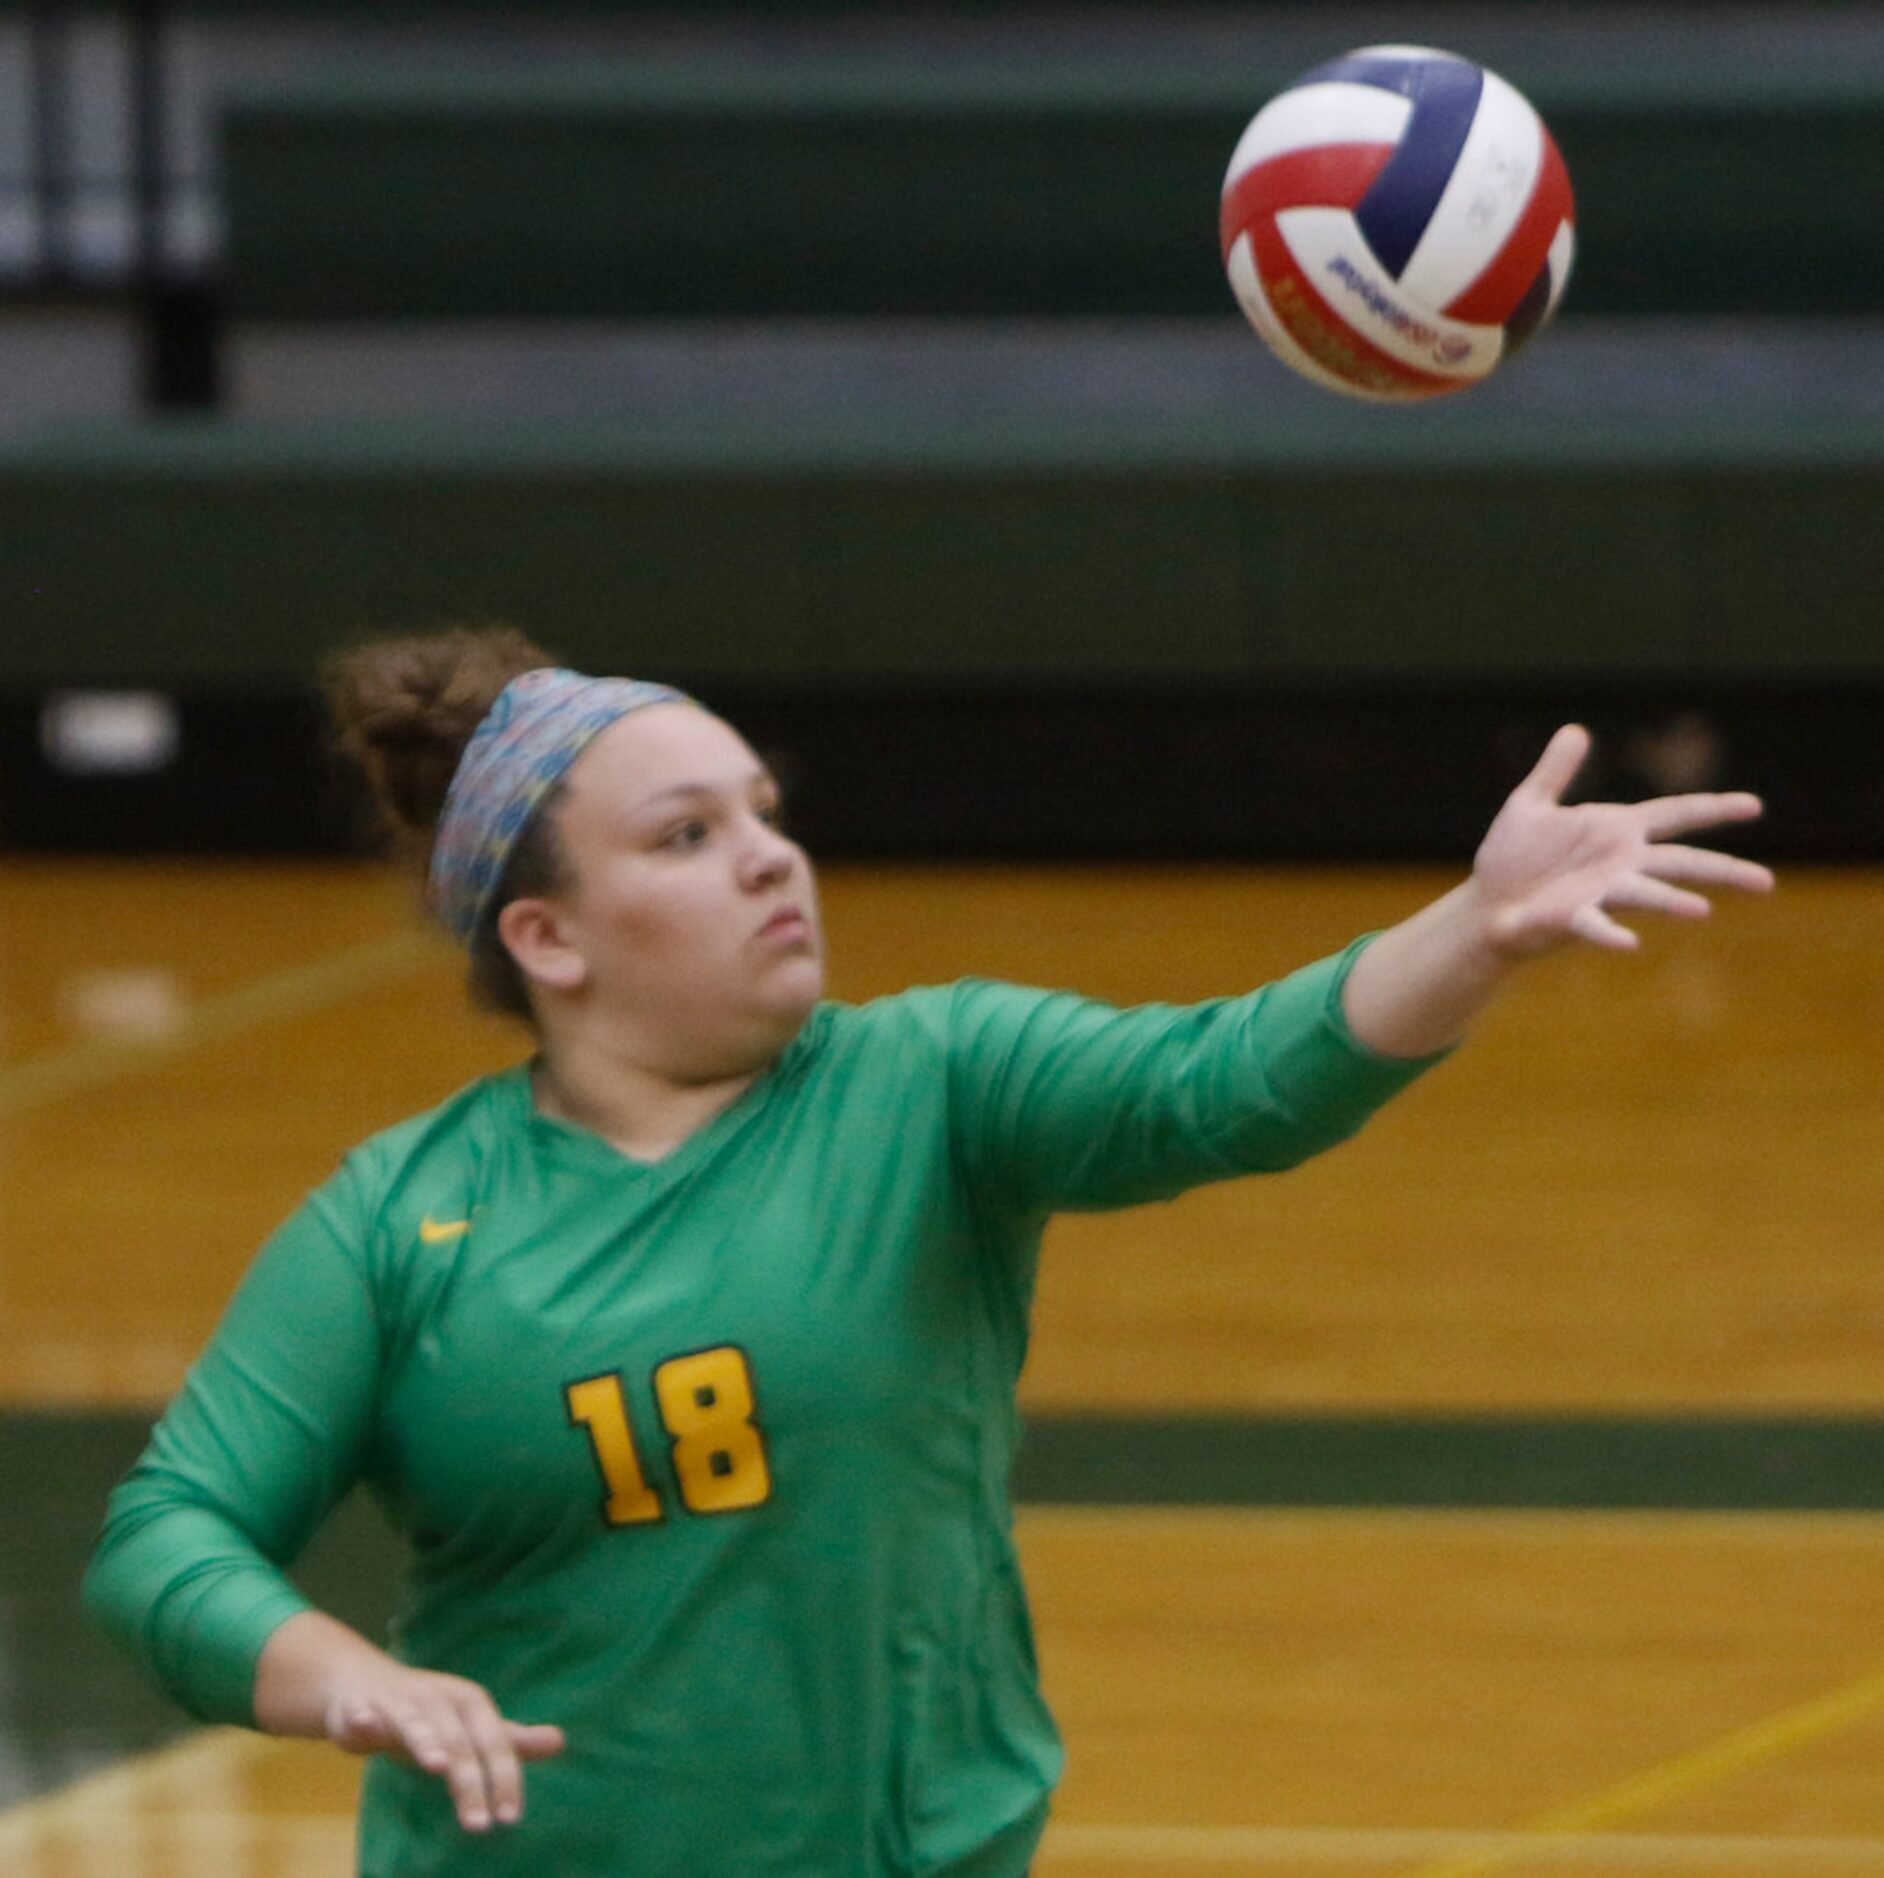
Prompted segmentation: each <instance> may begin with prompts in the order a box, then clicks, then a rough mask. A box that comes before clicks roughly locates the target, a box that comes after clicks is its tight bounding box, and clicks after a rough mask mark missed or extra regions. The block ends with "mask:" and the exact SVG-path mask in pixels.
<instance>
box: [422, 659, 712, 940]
mask: <svg viewBox="0 0 1884 1878" xmlns="http://www.w3.org/2000/svg"><path fill="white" fill-rule="evenodd" d="M692 702H693V700H692V699H691V698H689V697H688V696H687V694H686V693H685V692H682V691H674V690H671V689H670V688H669V687H668V686H666V685H655V684H648V683H645V682H643V681H642V680H640V679H635V678H585V677H584V676H583V675H582V673H580V672H567V671H563V670H562V669H561V668H560V667H556V666H545V667H543V668H542V669H541V670H540V671H534V672H525V673H524V674H523V676H522V677H521V678H515V679H512V680H511V682H510V683H509V684H508V685H506V686H505V687H504V690H503V692H502V694H501V695H500V696H499V697H498V700H497V702H496V703H495V704H493V705H492V706H491V708H490V711H489V713H488V714H487V715H486V717H485V719H484V721H483V722H482V723H481V724H480V725H479V726H478V727H477V729H476V730H475V731H474V732H473V733H472V737H471V741H470V742H469V743H468V744H467V745H466V746H465V752H464V755H463V756H462V757H461V758H460V759H459V762H458V772H457V774H456V775H455V776H454V777H453V778H452V781H451V789H450V792H449V793H448V794H447V795H446V797H445V807H444V812H443V813H442V814H441V815H440V817H439V821H438V837H437V839H436V841H435V842H434V843H433V847H432V872H431V888H430V899H431V907H432V911H433V913H434V914H435V915H436V916H437V918H438V919H439V921H440V923H441V924H443V925H444V927H445V928H446V930H447V931H449V932H450V933H451V934H452V936H453V937H454V938H456V939H457V940H458V941H459V942H460V944H463V945H467V946H468V945H469V944H470V943H471V940H472V938H473V936H474V935H475V934H476V932H477V929H478V927H479V925H480V924H482V922H483V920H484V916H485V914H486V913H487V912H488V911H489V910H490V904H491V899H492V897H493V896H494V895H495V894H496V892H497V889H498V887H499V885H500V884H501V883H502V881H503V878H504V869H505V868H506V867H508V866H509V865H510V857H511V854H512V852H513V851H514V850H515V848H516V846H517V842H518V840H519V839H520V838H521V836H522V834H523V831H524V829H525V828H527V827H528V826H529V824H530V818H531V816H532V815H534V814H535V813H536V810H537V807H538V805H539V804H540V803H541V802H542V800H543V798H544V797H545V796H546V795H548V794H549V792H550V791H551V790H552V789H553V788H555V786H556V785H557V784H558V783H559V782H561V781H562V779H563V777H564V776H565V775H567V774H568V772H569V766H570V765H571V764H572V763H574V762H575V760H576V758H577V757H579V756H580V755H581V754H582V752H583V751H584V750H585V749H587V748H588V746H589V743H590V741H591V739H593V738H594V737H595V736H596V735H597V734H598V733H599V732H601V731H604V730H606V729H607V728H608V727H609V725H610V724H612V723H614V722H615V720H616V719H617V718H618V717H626V716H627V715H628V713H629V712H630V711H639V710H642V709H644V708H645V707H646V706H648V705H650V704H691V703H692Z"/></svg>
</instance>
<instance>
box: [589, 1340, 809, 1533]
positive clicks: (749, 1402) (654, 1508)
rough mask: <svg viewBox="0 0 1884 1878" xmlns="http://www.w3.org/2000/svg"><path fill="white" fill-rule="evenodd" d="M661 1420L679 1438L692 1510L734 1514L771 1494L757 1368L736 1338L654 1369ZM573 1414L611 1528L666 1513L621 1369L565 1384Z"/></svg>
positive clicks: (677, 1461) (680, 1471)
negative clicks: (646, 1467) (758, 1416)
mask: <svg viewBox="0 0 1884 1878" xmlns="http://www.w3.org/2000/svg"><path fill="white" fill-rule="evenodd" d="M654 1395H655V1400H656V1401H657V1402H658V1403H659V1404H660V1410H661V1420H662V1422H663V1423H665V1424H666V1428H667V1432H668V1434H669V1435H671V1436H672V1437H673V1443H674V1448H673V1454H674V1477H675V1479H676V1480H677V1481H678V1482H679V1485H680V1497H681V1500H682V1501H683V1503H684V1504H685V1505H686V1507H687V1510H688V1511H689V1512H692V1513H736V1512H739V1511H741V1510H742V1509H744V1508H746V1507H753V1506H763V1505H764V1504H765V1502H766V1501H767V1500H769V1499H770V1498H771V1497H772V1468H771V1463H770V1462H769V1461H768V1460H767V1458H766V1451H765V1437H764V1435H763V1434H761V1433H760V1431H759V1427H758V1424H757V1423H756V1422H755V1421H754V1420H753V1413H754V1408H755V1402H754V1397H753V1387H752V1368H751V1365H750V1364H748V1363H747V1361H746V1353H745V1351H744V1350H742V1349H740V1348H739V1346H738V1345H737V1344H731V1343H729V1344H723V1345H722V1346H721V1347H720V1348H719V1349H716V1350H699V1351H696V1352H695V1353H694V1354H692V1355H690V1356H676V1357H673V1358H671V1359H670V1360H669V1361H668V1362H665V1363H663V1364H661V1366H660V1367H659V1368H658V1369H657V1370H656V1371H655V1372H654ZM563 1396H564V1400H565V1401H566V1403H567V1405H568V1409H569V1419H570V1421H571V1422H573V1423H574V1424H575V1425H576V1426H577V1427H580V1428H586V1429H587V1430H588V1432H589V1443H590V1446H591V1447H592V1448H593V1450H594V1453H595V1462H596V1466H597V1467H598V1468H599V1469H600V1471H601V1475H602V1481H603V1484H604V1485H605V1486H606V1487H607V1489H608V1496H607V1498H606V1499H605V1500H604V1501H603V1504H602V1517H603V1518H604V1519H605V1520H606V1521H607V1522H608V1524H609V1525H611V1526H640V1525H649V1524H652V1523H654V1522H655V1521H658V1520H660V1519H663V1518H665V1517H666V1515H665V1513H664V1512H663V1510H662V1507H661V1500H660V1495H659V1494H657V1493H656V1492H655V1491H654V1489H653V1488H652V1487H651V1486H649V1485H648V1481H647V1476H646V1475H645V1474H644V1473H643V1472H642V1471H641V1457H640V1455H639V1454H638V1453H637V1452H636V1449H635V1438H634V1429H633V1426H632V1424H631V1423H630V1422H629V1419H628V1404H627V1401H626V1399H625V1398H624V1396H623V1394H622V1380H621V1373H620V1372H619V1371H612V1372H610V1373H609V1374H608V1375H606V1376H590V1377H587V1378H585V1379H584V1380H583V1381H581V1382H572V1383H570V1384H568V1385H567V1386H566V1387H565V1388H564V1390H563Z"/></svg>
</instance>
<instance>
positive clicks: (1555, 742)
mask: <svg viewBox="0 0 1884 1878" xmlns="http://www.w3.org/2000/svg"><path fill="white" fill-rule="evenodd" d="M1589 753H1590V733H1589V732H1588V731H1587V730H1585V729H1584V728H1583V726H1582V725H1581V724H1565V725H1564V726H1563V727H1562V729H1560V730H1559V731H1558V732H1557V733H1556V735H1555V736H1553V737H1552V738H1551V740H1550V742H1549V743H1547V744H1545V746H1544V754H1543V755H1542V756H1540V757H1539V758H1538V759H1537V766H1536V768H1534V769H1533V770H1532V771H1531V773H1530V775H1528V776H1527V777H1525V779H1524V780H1523V781H1522V782H1521V783H1519V784H1518V787H1517V790H1516V793H1517V794H1518V795H1521V796H1529V797H1532V798H1536V799H1541V800H1543V801H1547V802H1557V801H1561V800H1562V798H1563V792H1564V791H1565V790H1566V789H1568V788H1569V787H1570V785H1571V783H1573V782H1574V781H1575V780H1576V774H1577V771H1578V770H1580V769H1581V768H1582V767H1583V762H1584V759H1585V758H1586V757H1587V756H1588V755H1589Z"/></svg>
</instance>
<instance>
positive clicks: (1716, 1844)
mask: <svg viewBox="0 0 1884 1878" xmlns="http://www.w3.org/2000/svg"><path fill="white" fill-rule="evenodd" d="M1042 1850H1043V1853H1044V1854H1046V1855H1047V1856H1048V1857H1049V1859H1050V1858H1051V1857H1053V1856H1059V1857H1065V1858H1077V1859H1081V1860H1083V1861H1085V1862H1086V1863H1087V1864H1093V1865H1111V1864H1119V1865H1138V1866H1141V1867H1143V1868H1145V1869H1147V1870H1156V1871H1161V1872H1162V1871H1168V1870H1169V1869H1170V1868H1171V1867H1172V1866H1175V1865H1224V1866H1234V1867H1236V1868H1238V1869H1241V1870H1244V1871H1248V1870H1251V1869H1253V1868H1263V1867H1274V1868H1276V1869H1278V1870H1282V1871H1299V1870H1301V1869H1303V1868H1304V1867H1306V1866H1315V1865H1343V1866H1354V1865H1365V1864H1371V1863H1378V1862H1382V1861H1386V1860H1389V1859H1403V1858H1406V1859H1410V1858H1420V1857H1432V1856H1433V1855H1435V1854H1439V1853H1450V1854H1460V1853H1478V1854H1481V1855H1482V1854H1495V1855H1499V1856H1504V1857H1510V1858H1517V1857H1523V1858H1525V1859H1527V1860H1529V1861H1532V1862H1534V1863H1536V1864H1540V1865H1546V1866H1547V1865H1550V1864H1552V1863H1558V1862H1561V1863H1565V1864H1574V1865H1575V1866H1576V1867H1577V1868H1578V1869H1579V1870H1583V1871H1597V1870H1601V1871H1615V1872H1665V1871H1677V1872H1678V1871H1687V1872H1703V1873H1710V1874H1713V1875H1714V1878H1721V1874H1724V1873H1727V1872H1733V1871H1745V1872H1757V1873H1759V1874H1761V1875H1762V1878H1776V1875H1777V1874H1781V1873H1784V1874H1788V1875H1790V1874H1793V1873H1798V1874H1800V1878H1804V1875H1805V1874H1806V1873H1810V1872H1872V1873H1876V1872H1878V1871H1884V1839H1791V1838H1756V1837H1752V1836H1741V1837H1737V1838H1728V1837H1721V1836H1709V1835H1705V1834H1700V1833H1662V1834H1653V1835H1651V1834H1643V1833H1636V1834H1630V1833H1566V1834H1563V1835H1561V1836H1559V1837H1557V1838H1553V1839H1550V1840H1547V1841H1542V1842H1540V1841H1538V1840H1535V1839H1530V1838H1526V1837H1525V1836H1524V1835H1523V1834H1521V1833H1512V1832H1468V1831H1447V1830H1445V1829H1443V1828H1432V1827H1426V1828H1417V1829H1414V1828H1396V1827H1391V1826H1385V1827H1347V1828H1343V1827H1314V1826H1294V1827H1290V1826H1227V1827H1206V1826H1198V1827H1180V1826H1165V1827H1158V1826H1053V1827H1049V1828H1048V1831H1047V1836H1046V1840H1045V1842H1044V1845H1043V1847H1042Z"/></svg>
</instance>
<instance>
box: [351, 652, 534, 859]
mask: <svg viewBox="0 0 1884 1878" xmlns="http://www.w3.org/2000/svg"><path fill="white" fill-rule="evenodd" d="M554 663H555V660H554V659H552V658H551V657H550V655H549V654H548V653H547V652H545V651H544V650H543V648H542V647H541V646H539V645H537V644H536V643H535V642H534V641H533V640H531V639H529V638H527V637H526V636H525V635H524V634H522V633H520V632H519V631H517V629H516V628H515V627H513V626H456V627H451V628H448V629H447V630H445V631H443V632H436V633H423V634H418V635H414V636H412V637H409V638H400V639H380V640H374V641H370V642H368V643H367V644H365V645H360V646H355V647H352V648H350V649H349V650H347V651H344V652H340V653H337V654H335V655H334V656H333V657H332V658H330V659H328V660H327V661H326V663H325V664H324V665H323V666H322V668H321V682H322V686H323V688H324V690H325V691H326V694H327V702H328V708H329V710H330V711H331V712H332V714H333V719H334V725H335V728H336V731H337V732H338V736H339V742H340V747H341V748H342V749H343V750H344V751H345V752H346V753H347V754H348V755H349V756H351V757H352V758H353V759H354V760H355V761H356V762H357V763H359V765H360V767H361V768H362V769H363V770H364V771H365V772H366V779H367V782H368V783H369V784H370V785H371V787H372V790H373V794H374V797H375V798H376V800H377V801H378V804H379V808H380V812H381V814H382V816H383V817H384V819H385V821H386V823H387V825H388V827H389V828H390V829H391V831H392V833H393V834H394V835H395V836H396V837H397V838H398V839H399V840H400V841H401V842H402V843H405V844H409V845H420V846H429V844H430V842H431V839H432V836H433V834H434V833H435V831H436V830H437V827H438V818H439V815H440V813H441V812H442V811H443V809H444V806H445V795H446V792H447V791H448V790H449V789H450V788H451V779H452V777H453V776H454V775H456V774H457V770H458V763H459V759H460V758H461V757H462V756H463V755H464V749H465V745H466V744H468V743H469V742H470V741H471V736H472V733H473V732H474V731H475V730H476V729H477V727H478V725H479V724H481V723H482V722H483V721H484V718H485V715H486V713H487V712H488V711H489V710H490V708H491V706H492V705H493V704H495V703H496V702H497V699H498V696H499V694H500V693H501V692H502V691H503V689H504V687H505V686H506V685H508V684H509V683H510V681H511V680H512V679H513V678H516V677H518V676H519V675H520V674H521V673H524V672H530V671H535V670H537V669H538V668H539V667H540V666H544V665H553V664H554Z"/></svg>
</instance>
